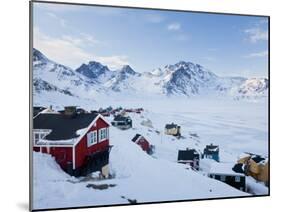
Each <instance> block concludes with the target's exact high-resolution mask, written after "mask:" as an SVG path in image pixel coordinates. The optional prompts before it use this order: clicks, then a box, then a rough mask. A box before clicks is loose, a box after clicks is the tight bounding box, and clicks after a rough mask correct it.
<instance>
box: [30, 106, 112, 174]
mask: <svg viewBox="0 0 281 212" xmlns="http://www.w3.org/2000/svg"><path fill="white" fill-rule="evenodd" d="M109 126H110V124H109V123H108V122H107V121H106V120H105V118H104V117H103V116H102V115H100V114H96V113H80V114H78V113H77V111H76V110H75V107H66V108H65V111H64V113H41V114H39V115H37V116H36V117H35V118H34V119H33V150H34V151H36V152H42V153H47V154H50V155H52V156H53V157H54V158H55V160H56V161H57V163H58V164H59V165H60V166H61V168H62V169H63V170H64V171H65V172H67V173H68V174H70V175H72V176H85V175H87V174H89V173H91V172H94V171H101V173H102V175H103V176H104V177H107V176H108V174H109V172H108V161H109V152H110V149H111V146H110V145H109Z"/></svg>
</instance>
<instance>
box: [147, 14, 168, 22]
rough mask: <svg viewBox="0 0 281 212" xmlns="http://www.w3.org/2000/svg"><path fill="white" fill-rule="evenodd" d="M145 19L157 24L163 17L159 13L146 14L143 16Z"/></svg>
mask: <svg viewBox="0 0 281 212" xmlns="http://www.w3.org/2000/svg"><path fill="white" fill-rule="evenodd" d="M144 18H145V20H146V21H148V22H150V23H153V24H158V23H161V22H163V21H164V20H165V18H164V17H163V16H161V15H159V14H152V13H151V14H146V15H145V16H144Z"/></svg>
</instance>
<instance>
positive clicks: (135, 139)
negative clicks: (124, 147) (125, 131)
mask: <svg viewBox="0 0 281 212" xmlns="http://www.w3.org/2000/svg"><path fill="white" fill-rule="evenodd" d="M139 137H141V135H140V134H136V135H135V136H134V137H133V139H132V141H133V142H136V141H137V140H138V138H139Z"/></svg>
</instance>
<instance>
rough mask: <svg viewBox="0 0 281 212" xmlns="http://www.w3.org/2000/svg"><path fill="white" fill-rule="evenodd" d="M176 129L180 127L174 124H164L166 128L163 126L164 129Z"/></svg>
mask: <svg viewBox="0 0 281 212" xmlns="http://www.w3.org/2000/svg"><path fill="white" fill-rule="evenodd" d="M177 127H180V126H178V125H176V124H174V123H172V124H166V126H165V128H166V129H173V128H177Z"/></svg>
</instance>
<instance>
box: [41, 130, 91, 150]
mask: <svg viewBox="0 0 281 212" xmlns="http://www.w3.org/2000/svg"><path fill="white" fill-rule="evenodd" d="M86 131H87V128H83V129H79V130H77V131H76V135H77V136H78V137H77V138H71V139H64V140H48V139H45V138H43V139H40V140H39V141H38V142H36V145H44V146H48V145H50V146H56V145H59V146H64V145H65V146H67V145H73V144H74V143H75V142H76V141H77V140H78V139H79V137H80V136H81V135H83V134H85V133H86Z"/></svg>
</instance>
